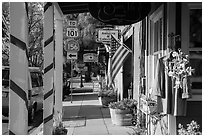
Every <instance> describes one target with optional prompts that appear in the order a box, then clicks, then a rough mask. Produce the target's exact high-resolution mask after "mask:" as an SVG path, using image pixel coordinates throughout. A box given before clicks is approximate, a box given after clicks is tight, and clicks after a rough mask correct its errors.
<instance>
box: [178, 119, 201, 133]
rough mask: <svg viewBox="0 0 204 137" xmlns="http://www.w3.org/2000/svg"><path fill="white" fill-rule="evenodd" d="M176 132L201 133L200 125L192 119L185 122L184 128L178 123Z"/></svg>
mask: <svg viewBox="0 0 204 137" xmlns="http://www.w3.org/2000/svg"><path fill="white" fill-rule="evenodd" d="M178 134H179V135H202V132H201V129H200V125H199V124H198V123H197V122H196V121H194V120H192V121H191V123H190V124H187V126H186V128H185V127H184V126H183V125H182V124H179V125H178Z"/></svg>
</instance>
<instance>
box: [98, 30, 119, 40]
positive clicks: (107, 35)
mask: <svg viewBox="0 0 204 137" xmlns="http://www.w3.org/2000/svg"><path fill="white" fill-rule="evenodd" d="M119 32H120V30H104V29H101V30H98V38H97V41H98V42H110V41H111V34H112V35H114V36H115V37H116V38H117V39H119Z"/></svg>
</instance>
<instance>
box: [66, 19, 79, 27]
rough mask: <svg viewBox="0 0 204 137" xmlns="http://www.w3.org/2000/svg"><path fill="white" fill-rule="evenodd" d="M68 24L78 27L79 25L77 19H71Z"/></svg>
mask: <svg viewBox="0 0 204 137" xmlns="http://www.w3.org/2000/svg"><path fill="white" fill-rule="evenodd" d="M68 26H69V27H76V26H77V21H76V20H69V21H68Z"/></svg>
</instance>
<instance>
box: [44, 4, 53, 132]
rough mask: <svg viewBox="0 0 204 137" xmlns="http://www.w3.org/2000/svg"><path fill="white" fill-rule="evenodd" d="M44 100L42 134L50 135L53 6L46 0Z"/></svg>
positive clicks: (51, 121) (51, 120) (51, 114)
mask: <svg viewBox="0 0 204 137" xmlns="http://www.w3.org/2000/svg"><path fill="white" fill-rule="evenodd" d="M43 28H44V31H43V37H44V66H43V67H44V79H43V84H44V100H43V123H44V126H43V134H44V135H51V134H52V130H53V109H54V108H53V106H54V92H55V88H54V68H55V59H54V50H55V48H54V46H55V45H54V6H53V3H51V2H47V3H45V5H44V24H43Z"/></svg>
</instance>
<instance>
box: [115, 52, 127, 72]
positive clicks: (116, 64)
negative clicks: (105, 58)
mask: <svg viewBox="0 0 204 137" xmlns="http://www.w3.org/2000/svg"><path fill="white" fill-rule="evenodd" d="M127 55H128V52H123V53H122V54H121V55H120V56H118V58H117V60H116V62H114V63H113V65H112V70H113V72H114V71H115V69H116V68H117V67H118V65H120V64H122V63H123V61H124V59H125V58H126V57H127Z"/></svg>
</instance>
